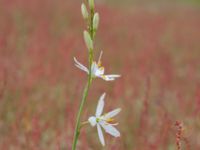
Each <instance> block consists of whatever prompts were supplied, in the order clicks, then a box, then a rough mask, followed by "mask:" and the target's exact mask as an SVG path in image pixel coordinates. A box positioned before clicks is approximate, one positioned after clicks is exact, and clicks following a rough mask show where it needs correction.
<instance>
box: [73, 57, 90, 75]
mask: <svg viewBox="0 0 200 150" xmlns="http://www.w3.org/2000/svg"><path fill="white" fill-rule="evenodd" d="M74 61H75V66H76V67H78V68H79V69H81V70H83V71H85V72H87V73H89V70H88V69H87V68H86V67H85V66H84V65H82V64H81V63H80V62H79V61H78V60H77V59H76V58H75V57H74Z"/></svg>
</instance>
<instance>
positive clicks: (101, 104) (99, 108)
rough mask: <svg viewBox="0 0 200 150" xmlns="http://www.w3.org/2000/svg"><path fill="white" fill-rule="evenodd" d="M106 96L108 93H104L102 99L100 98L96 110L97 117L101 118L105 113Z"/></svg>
mask: <svg viewBox="0 0 200 150" xmlns="http://www.w3.org/2000/svg"><path fill="white" fill-rule="evenodd" d="M105 96H106V93H103V94H102V95H101V97H100V98H99V102H98V105H97V109H96V117H100V116H101V114H102V112H103V108H104V98H105Z"/></svg>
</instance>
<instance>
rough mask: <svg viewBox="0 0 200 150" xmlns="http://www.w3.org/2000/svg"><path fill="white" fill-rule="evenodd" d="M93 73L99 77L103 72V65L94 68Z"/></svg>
mask: <svg viewBox="0 0 200 150" xmlns="http://www.w3.org/2000/svg"><path fill="white" fill-rule="evenodd" d="M94 74H95V76H97V77H100V76H101V75H103V74H104V68H103V67H101V68H97V69H96V70H95V72H94Z"/></svg>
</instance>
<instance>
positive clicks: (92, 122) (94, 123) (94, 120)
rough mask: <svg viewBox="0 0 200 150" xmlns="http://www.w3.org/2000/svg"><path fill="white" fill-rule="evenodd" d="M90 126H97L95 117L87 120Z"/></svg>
mask: <svg viewBox="0 0 200 150" xmlns="http://www.w3.org/2000/svg"><path fill="white" fill-rule="evenodd" d="M88 121H89V123H90V125H91V126H92V127H94V126H95V125H96V124H97V121H96V117H94V116H92V117H90V118H89V119H88Z"/></svg>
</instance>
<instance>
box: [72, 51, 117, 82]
mask: <svg viewBox="0 0 200 150" xmlns="http://www.w3.org/2000/svg"><path fill="white" fill-rule="evenodd" d="M102 54H103V52H102V51H101V54H100V56H99V60H98V62H95V61H93V62H92V66H91V73H92V77H93V78H95V77H99V78H102V79H104V80H106V81H113V80H115V78H118V77H120V75H117V74H110V75H104V72H105V69H104V67H102V66H101V57H102ZM74 61H75V66H76V67H78V68H79V69H81V70H83V71H85V72H86V73H87V74H89V69H88V68H87V67H85V66H84V65H82V64H81V63H80V62H79V61H78V60H77V59H76V58H75V57H74Z"/></svg>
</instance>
